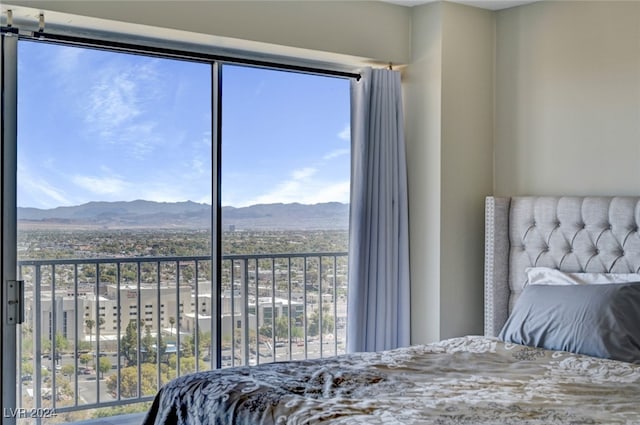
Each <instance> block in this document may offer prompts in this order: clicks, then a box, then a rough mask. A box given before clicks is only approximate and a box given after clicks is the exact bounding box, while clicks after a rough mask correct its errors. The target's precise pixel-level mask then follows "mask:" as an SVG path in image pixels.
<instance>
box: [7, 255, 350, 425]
mask: <svg viewBox="0 0 640 425" xmlns="http://www.w3.org/2000/svg"><path fill="white" fill-rule="evenodd" d="M220 267H221V282H220V289H221V298H220V302H219V303H216V297H215V289H214V290H213V291H212V283H211V282H212V279H211V276H212V274H211V258H210V257H208V256H191V257H139V258H108V259H76V260H28V261H20V262H19V264H18V270H19V275H20V279H22V280H24V282H25V323H23V325H22V326H21V328H20V330H19V331H18V359H19V365H18V374H19V382H18V385H17V391H18V400H19V402H21V403H22V406H19V407H23V408H30V409H43V408H44V409H46V408H49V409H52V410H53V411H55V413H56V414H57V415H58V419H57V420H56V421H55V422H73V421H77V420H81V419H87V418H88V412H89V411H90V410H93V409H96V408H122V407H123V406H126V405H130V404H134V403H142V402H149V401H150V400H152V398H153V396H154V394H155V393H156V391H157V390H158V389H159V388H160V387H161V386H162V385H163V384H164V383H166V382H167V381H168V380H170V379H172V378H174V377H176V376H180V375H183V374H186V373H190V372H195V371H199V370H206V369H210V368H215V366H216V362H215V357H216V354H217V353H220V355H221V358H220V361H221V365H222V367H231V366H240V365H253V364H259V363H264V362H272V361H279V360H294V359H307V358H317V357H324V356H330V355H336V354H340V353H343V352H344V341H345V324H346V287H347V253H345V252H323V253H295V254H263V255H227V256H224V257H223V258H222V262H221V264H220ZM212 294H213V295H212ZM218 307H219V311H217V314H216V308H218ZM218 321H219V324H220V328H219V329H220V330H221V341H222V344H221V347H220V351H217V347H216V342H215V338H212V335H214V333H212V330H215V329H217V325H218ZM114 412H115V410H114V411H113V412H110V413H109V412H107V413H105V414H106V415H109V414H113V413H114ZM116 413H117V412H116ZM121 413H122V412H121ZM65 415H66V417H65ZM40 421H41V419H40V418H38V419H37V420H36V422H40ZM47 422H49V421H47Z"/></svg>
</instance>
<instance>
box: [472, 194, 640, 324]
mask: <svg viewBox="0 0 640 425" xmlns="http://www.w3.org/2000/svg"><path fill="white" fill-rule="evenodd" d="M639 225H640V197H564V196H562V197H542V196H521V197H513V198H501V197H492V196H490V197H487V199H486V204H485V276H484V279H485V323H484V333H485V335H488V336H496V335H497V334H498V333H499V332H500V329H502V326H503V325H504V323H505V321H506V320H507V317H508V315H509V313H510V312H511V308H512V307H513V304H514V303H515V300H516V299H517V297H518V294H519V293H520V292H521V291H522V289H523V288H524V286H525V283H526V276H525V269H526V268H527V267H532V266H542V267H552V268H556V269H559V270H562V271H566V272H610V273H638V272H640V233H639V232H638V226H639Z"/></svg>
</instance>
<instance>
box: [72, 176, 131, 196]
mask: <svg viewBox="0 0 640 425" xmlns="http://www.w3.org/2000/svg"><path fill="white" fill-rule="evenodd" d="M71 181H72V182H73V183H74V184H76V185H77V186H80V187H81V188H83V189H85V190H87V191H89V192H92V193H95V194H98V195H117V194H121V193H122V192H124V190H125V189H126V187H127V183H126V182H125V181H124V180H122V179H119V178H117V177H90V176H73V177H72V178H71Z"/></svg>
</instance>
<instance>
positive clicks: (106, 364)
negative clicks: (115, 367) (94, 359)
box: [98, 357, 111, 378]
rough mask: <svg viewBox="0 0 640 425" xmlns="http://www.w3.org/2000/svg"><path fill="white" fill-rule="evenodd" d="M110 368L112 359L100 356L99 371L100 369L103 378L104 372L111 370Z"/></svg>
mask: <svg viewBox="0 0 640 425" xmlns="http://www.w3.org/2000/svg"><path fill="white" fill-rule="evenodd" d="M110 369H111V360H109V359H108V358H107V357H100V360H98V371H100V374H101V375H102V378H104V374H105V373H107V372H109V370H110Z"/></svg>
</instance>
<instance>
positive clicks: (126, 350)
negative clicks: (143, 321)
mask: <svg viewBox="0 0 640 425" xmlns="http://www.w3.org/2000/svg"><path fill="white" fill-rule="evenodd" d="M120 354H121V355H123V356H124V358H125V359H127V366H135V365H137V364H138V322H137V321H135V320H131V321H129V324H128V325H127V329H125V333H124V336H123V337H122V338H121V339H120Z"/></svg>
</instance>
